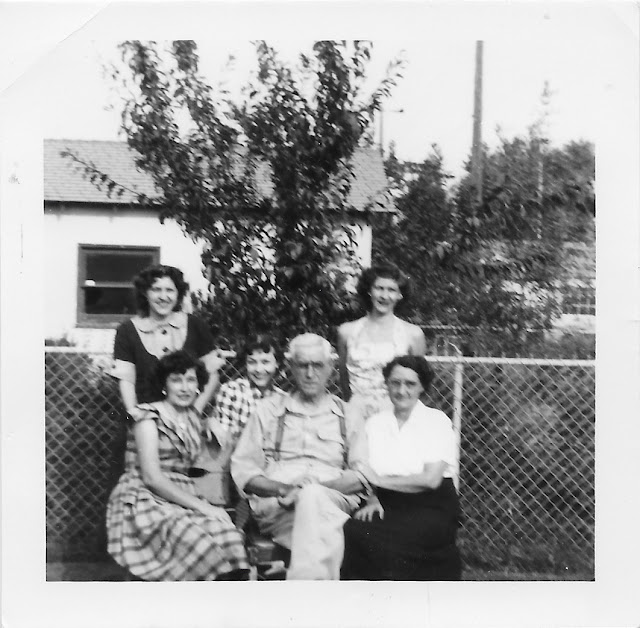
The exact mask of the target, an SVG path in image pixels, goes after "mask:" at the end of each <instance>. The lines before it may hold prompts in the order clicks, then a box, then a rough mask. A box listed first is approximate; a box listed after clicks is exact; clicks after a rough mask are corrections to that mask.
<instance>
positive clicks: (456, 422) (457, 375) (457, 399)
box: [449, 343, 464, 490]
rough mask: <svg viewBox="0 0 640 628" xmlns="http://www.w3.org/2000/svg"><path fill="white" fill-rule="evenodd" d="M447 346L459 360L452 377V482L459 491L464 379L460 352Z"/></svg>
mask: <svg viewBox="0 0 640 628" xmlns="http://www.w3.org/2000/svg"><path fill="white" fill-rule="evenodd" d="M449 344H450V345H451V346H452V347H453V348H454V349H455V352H456V357H457V358H459V359H458V361H456V363H455V369H454V375H453V432H454V435H455V445H456V468H455V477H454V480H453V481H454V484H455V486H456V489H457V490H460V441H461V433H462V383H463V378H464V364H463V363H462V360H461V359H460V358H461V357H462V351H460V349H458V347H457V346H456V345H454V344H453V343H449Z"/></svg>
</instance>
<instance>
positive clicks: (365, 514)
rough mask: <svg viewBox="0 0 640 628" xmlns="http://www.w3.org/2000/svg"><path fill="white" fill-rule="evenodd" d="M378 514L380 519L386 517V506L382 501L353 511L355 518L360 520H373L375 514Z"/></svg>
mask: <svg viewBox="0 0 640 628" xmlns="http://www.w3.org/2000/svg"><path fill="white" fill-rule="evenodd" d="M376 514H377V515H378V517H380V519H384V508H383V507H382V504H381V503H380V502H375V503H373V504H367V505H366V506H363V507H362V508H360V509H359V510H356V512H355V513H353V518H354V519H357V520H358V521H373V517H374V515H376Z"/></svg>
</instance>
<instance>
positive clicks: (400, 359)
mask: <svg viewBox="0 0 640 628" xmlns="http://www.w3.org/2000/svg"><path fill="white" fill-rule="evenodd" d="M396 366H402V367H404V368H406V369H411V370H412V371H415V373H416V375H417V376H418V379H419V380H420V383H421V384H422V388H424V392H425V393H426V392H427V391H428V390H429V388H431V382H433V378H434V377H435V373H434V372H433V369H432V368H431V367H430V366H429V363H428V362H427V361H426V360H425V359H424V358H423V357H422V356H419V355H400V356H397V357H395V358H393V360H391V362H389V363H388V364H386V365H385V366H384V367H383V368H382V375H383V376H384V381H385V382H386V381H387V380H388V379H389V375H391V371H393V369H394V367H396Z"/></svg>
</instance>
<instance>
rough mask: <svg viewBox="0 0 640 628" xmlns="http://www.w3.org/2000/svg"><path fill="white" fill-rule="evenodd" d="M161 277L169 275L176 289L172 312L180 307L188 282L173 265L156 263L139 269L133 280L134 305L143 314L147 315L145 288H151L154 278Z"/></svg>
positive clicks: (147, 306) (147, 302) (147, 301)
mask: <svg viewBox="0 0 640 628" xmlns="http://www.w3.org/2000/svg"><path fill="white" fill-rule="evenodd" d="M162 277H169V279H171V281H173V283H174V284H175V287H176V290H177V291H178V301H177V302H176V305H175V307H174V308H173V310H174V312H179V311H180V310H181V309H182V302H183V300H184V296H185V295H186V294H187V291H188V290H189V284H188V283H187V282H186V281H185V279H184V275H183V274H182V271H181V270H180V269H179V268H176V267H175V266H165V265H164V264H156V265H154V266H149V267H148V268H145V269H144V270H142V271H140V273H138V275H137V276H136V278H135V279H134V280H133V286H134V288H135V290H136V305H137V306H138V311H139V312H140V314H142V315H143V316H149V300H148V299H147V290H149V288H151V286H152V285H153V284H154V283H155V281H156V279H160V278H162Z"/></svg>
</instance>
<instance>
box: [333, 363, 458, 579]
mask: <svg viewBox="0 0 640 628" xmlns="http://www.w3.org/2000/svg"><path fill="white" fill-rule="evenodd" d="M383 375H384V378H385V383H386V386H387V389H388V391H389V397H390V399H391V402H392V404H393V409H392V410H387V411H382V412H379V413H378V414H375V415H373V416H371V417H370V418H369V419H368V420H367V422H366V424H365V425H364V428H363V430H362V432H361V434H360V437H359V440H358V443H357V445H356V447H357V448H358V450H359V451H358V456H357V457H358V458H360V459H361V460H365V461H366V462H365V463H362V464H361V466H360V469H359V470H360V471H361V472H362V474H363V475H364V477H365V478H366V479H367V480H368V482H369V484H370V486H371V494H370V496H369V498H368V500H367V502H366V504H365V505H364V506H363V507H362V508H361V509H360V510H358V511H357V512H356V513H355V514H354V516H353V518H352V519H350V520H349V521H347V523H346V524H345V527H344V532H345V555H344V561H343V564H342V571H341V578H342V579H344V580H459V579H460V576H461V562H460V555H459V552H458V549H457V546H456V533H457V529H458V526H459V504H458V495H457V492H456V488H455V485H454V483H453V476H454V474H455V467H456V456H455V439H454V433H453V429H452V426H451V421H450V420H449V418H448V417H447V416H446V415H445V414H444V413H443V412H441V411H440V410H436V409H434V408H429V407H427V406H425V405H424V404H423V403H422V402H421V401H420V397H421V395H422V394H423V393H425V392H426V391H427V390H428V388H429V386H430V384H431V381H432V379H433V371H432V370H431V368H430V367H429V365H428V364H427V362H426V360H424V358H421V357H418V356H410V355H406V356H401V357H397V358H394V359H393V360H392V361H391V362H389V364H387V365H386V366H385V367H384V369H383Z"/></svg>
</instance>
